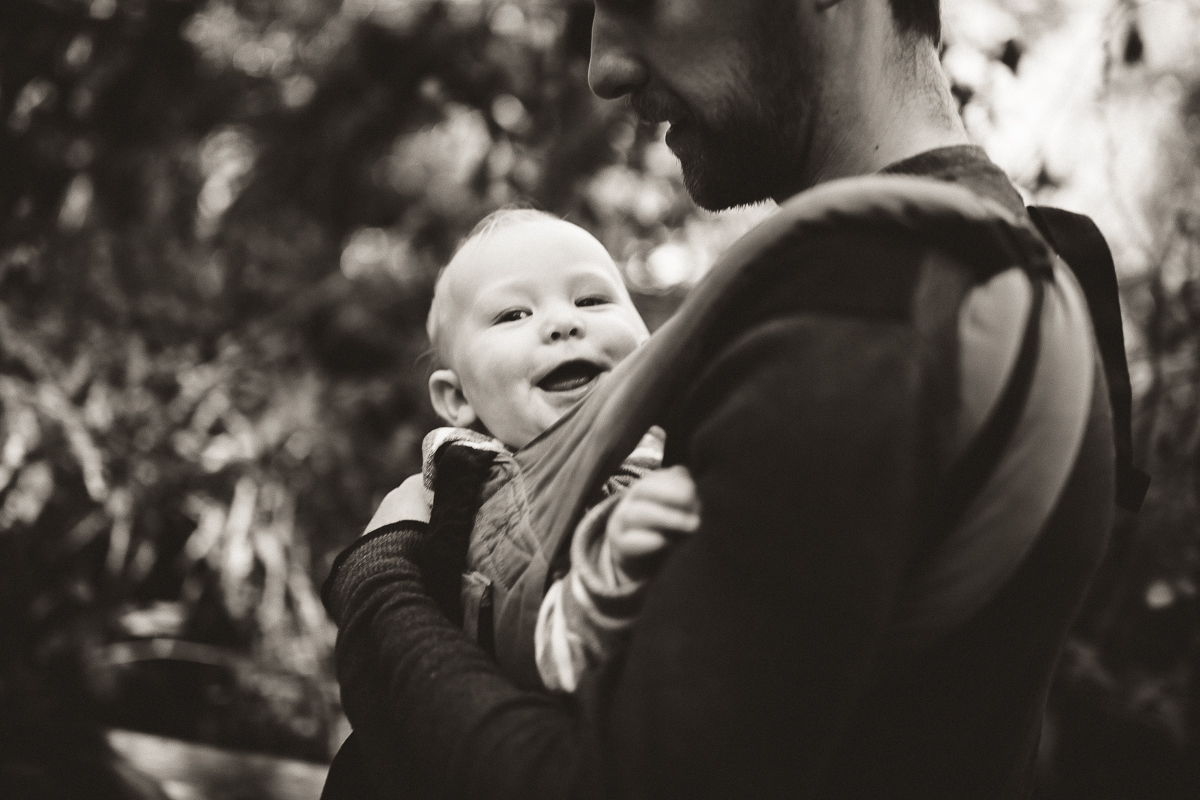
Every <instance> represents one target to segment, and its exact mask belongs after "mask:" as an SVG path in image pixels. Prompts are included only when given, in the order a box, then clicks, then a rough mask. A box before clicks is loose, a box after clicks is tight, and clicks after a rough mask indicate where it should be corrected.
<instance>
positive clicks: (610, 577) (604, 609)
mask: <svg viewBox="0 0 1200 800" xmlns="http://www.w3.org/2000/svg"><path fill="white" fill-rule="evenodd" d="M699 525H700V502H699V499H698V497H697V494H696V485H695V483H694V482H693V481H692V478H691V475H690V474H689V473H688V471H687V469H686V468H685V467H682V466H676V467H671V468H669V469H664V470H658V471H656V472H651V473H650V474H648V475H646V477H644V478H642V479H641V480H639V481H638V482H636V483H634V484H633V485H632V486H631V487H630V488H629V489H628V490H627V491H625V492H623V493H622V494H620V495H617V496H614V497H612V498H609V500H608V501H606V502H604V503H602V504H601V505H599V506H597V507H596V508H595V509H593V510H592V512H591V513H589V514H588V516H587V517H585V518H584V520H583V522H581V523H580V525H579V529H578V530H577V532H576V534H575V540H574V541H573V542H572V546H571V569H570V571H569V572H568V573H567V575H566V576H565V577H563V578H562V579H561V580H558V581H555V583H554V584H553V585H552V586H551V587H550V590H549V592H547V594H546V597H545V599H544V600H543V601H542V606H541V610H540V613H539V614H538V624H537V629H536V632H535V643H536V648H537V665H538V672H539V673H540V674H541V677H542V682H543V683H545V684H546V688H548V689H554V690H559V691H566V692H571V691H574V690H575V688H576V687H577V686H578V685H579V679H580V677H581V676H582V675H583V673H584V671H586V670H587V669H591V668H594V667H596V666H597V665H599V664H601V663H603V662H604V661H606V660H607V659H608V658H609V657H610V656H611V655H612V654H613V652H614V650H615V649H616V647H618V646H619V645H620V642H621V639H622V638H623V636H624V634H625V633H626V632H627V631H628V629H629V628H630V627H631V626H632V625H633V622H634V620H635V619H636V617H637V613H638V611H639V609H640V607H641V600H642V596H643V595H644V594H645V592H644V589H645V587H646V585H647V584H648V583H649V581H650V578H651V577H653V575H654V572H655V570H656V569H657V567H658V565H659V564H660V563H661V561H662V559H663V557H665V555H666V553H667V549H668V547H669V546H670V545H671V544H672V543H673V542H674V541H675V540H677V539H678V538H679V537H681V536H685V535H687V534H690V533H692V532H693V531H695V530H696V528H698V527H699Z"/></svg>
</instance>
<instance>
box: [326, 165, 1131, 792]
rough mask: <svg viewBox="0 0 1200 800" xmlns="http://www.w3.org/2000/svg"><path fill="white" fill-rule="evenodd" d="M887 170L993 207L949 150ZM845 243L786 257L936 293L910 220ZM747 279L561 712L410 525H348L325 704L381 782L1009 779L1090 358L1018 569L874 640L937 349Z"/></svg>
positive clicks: (1069, 530) (1058, 548)
mask: <svg viewBox="0 0 1200 800" xmlns="http://www.w3.org/2000/svg"><path fill="white" fill-rule="evenodd" d="M891 171H893V172H908V173H915V174H924V175H931V176H936V177H938V178H941V179H943V180H957V181H959V182H961V183H963V184H965V185H967V186H969V187H970V188H971V189H972V190H973V191H975V192H977V193H979V194H980V195H983V196H985V197H988V198H990V199H992V200H993V201H995V202H997V203H999V204H1001V205H1004V206H1007V207H1008V208H1010V209H1011V210H1012V211H1013V212H1014V213H1016V212H1018V211H1019V210H1020V199H1019V197H1018V196H1017V195H1016V193H1015V191H1013V190H1012V188H1011V186H1009V185H1008V184H1007V182H1006V181H1004V180H1003V176H1002V175H1001V174H1000V173H999V172H998V171H997V170H995V168H994V167H992V166H991V165H990V164H989V163H988V162H987V161H986V159H984V158H983V156H982V155H981V153H980V152H979V151H977V150H975V149H971V148H952V149H947V150H944V151H935V152H933V153H929V154H924V155H922V156H918V157H917V158H916V159H913V160H911V161H910V162H908V163H904V164H900V165H896V166H895V167H893V168H892V170H891ZM853 236H854V239H853V245H854V246H853V247H852V248H847V247H845V246H843V245H844V242H840V241H836V240H835V241H833V242H832V243H831V244H830V246H828V247H825V248H822V247H820V246H819V245H818V246H814V247H812V248H809V250H808V252H807V253H806V257H808V258H812V257H814V254H815V255H816V256H819V257H820V258H823V259H828V260H830V263H833V262H836V261H837V259H839V258H847V259H848V262H847V265H846V266H847V269H846V274H847V275H852V274H854V273H853V272H852V270H851V267H852V266H853V262H852V260H853V259H858V260H860V261H861V259H864V258H869V259H880V260H882V261H884V262H885V263H888V264H893V265H894V266H895V270H896V273H897V274H908V275H912V276H914V278H913V280H912V281H911V282H910V283H907V284H906V283H905V282H904V281H899V282H898V283H897V284H896V286H895V287H894V291H897V292H907V293H909V294H911V297H912V298H913V301H912V302H913V304H914V305H915V304H919V303H922V302H926V303H928V302H933V303H935V304H936V302H937V296H938V292H945V291H948V290H947V289H946V286H947V285H949V284H952V283H953V281H954V276H955V275H957V274H959V272H962V270H960V269H959V268H958V267H957V266H955V264H954V259H953V254H950V253H946V252H931V251H930V248H929V246H928V245H927V244H926V243H924V242H922V241H920V240H918V239H914V238H912V237H907V236H901V235H897V234H895V233H894V232H888V231H884V230H874V229H871V228H868V229H864V230H856V231H854V232H853ZM814 248H815V249H814ZM770 274H771V275H772V283H771V285H770V286H767V287H764V288H763V289H762V290H761V291H758V292H757V293H756V294H753V295H751V297H753V298H755V299H753V300H752V301H751V302H747V304H746V305H745V306H743V307H740V308H738V309H737V311H736V313H734V314H731V315H730V317H729V318H728V320H727V323H726V324H725V325H724V326H723V327H722V328H721V330H718V331H715V332H714V333H713V334H712V336H711V337H710V340H709V341H706V342H705V343H704V348H705V351H704V352H705V356H704V362H705V364H706V366H705V367H704V369H702V370H701V371H700V372H699V373H698V374H696V375H695V376H694V377H693V378H692V379H691V380H690V381H689V383H688V390H687V391H686V392H685V393H684V394H683V395H682V396H681V397H678V398H677V399H676V402H675V403H674V405H673V407H672V410H671V413H670V414H669V417H668V418H667V419H664V420H663V421H664V423H665V424H664V427H666V429H667V433H668V442H669V443H670V449H669V452H668V461H671V460H674V461H681V462H683V463H686V464H687V465H688V467H689V469H691V471H692V473H693V475H694V477H695V479H696V480H697V484H698V487H699V491H700V496H701V501H702V504H703V509H704V512H703V522H702V527H701V529H700V531H699V532H698V533H697V534H695V536H694V537H692V538H691V540H689V541H688V542H687V543H686V544H685V545H683V546H681V547H680V548H678V550H677V551H676V552H675V553H674V554H673V555H672V557H671V558H670V559H669V560H668V561H667V563H666V564H665V565H664V568H663V570H662V572H661V573H660V575H659V576H658V578H657V579H656V581H655V582H654V584H653V585H652V587H651V590H650V594H649V597H648V599H647V603H646V606H645V610H644V612H643V615H642V617H641V619H640V620H639V622H638V624H637V626H636V628H635V631H634V635H633V640H632V642H631V643H630V646H629V650H628V653H627V655H626V657H625V658H624V659H622V660H620V661H619V662H617V663H613V664H611V665H610V667H609V668H608V669H607V670H605V671H604V672H603V673H602V674H601V675H600V676H599V678H598V679H597V680H596V681H595V682H593V683H592V684H589V685H587V686H585V687H583V689H582V690H581V692H580V693H579V703H578V705H574V704H568V703H569V701H565V700H562V699H556V698H552V697H549V696H547V695H544V694H540V693H537V692H527V691H521V690H519V689H517V688H516V687H515V686H514V685H513V684H512V683H511V682H510V681H509V680H507V679H506V678H505V677H504V676H503V675H501V674H500V673H499V671H498V670H497V668H496V666H495V664H494V663H493V662H492V661H491V660H490V659H488V658H487V657H486V655H485V654H484V653H483V652H482V651H481V650H480V649H479V648H478V647H476V646H475V645H474V644H473V643H471V642H470V641H468V640H466V639H465V638H464V637H463V635H462V634H461V632H460V631H458V630H457V629H456V628H455V627H454V626H453V625H451V624H450V623H449V622H448V621H447V620H446V619H445V617H444V616H443V615H442V614H441V613H440V612H439V611H438V609H437V607H436V605H435V604H434V603H433V602H432V601H431V600H430V599H429V597H428V595H426V593H425V591H424V589H423V585H422V577H421V572H420V569H419V568H418V567H417V566H416V564H417V563H418V562H419V560H420V558H421V550H422V547H423V544H422V539H421V536H422V534H421V532H420V531H417V530H408V531H398V532H393V533H390V534H385V535H381V536H376V537H373V538H371V539H370V540H369V541H364V542H362V543H360V544H358V545H356V547H355V548H354V549H353V550H352V551H350V552H349V553H348V554H347V555H346V557H345V558H344V560H343V561H342V562H341V563H340V565H339V566H338V568H337V569H335V571H334V573H333V575H331V578H330V583H329V584H328V595H327V598H328V601H329V605H330V608H331V611H332V612H333V614H334V616H335V618H336V620H337V621H338V624H339V643H338V674H339V680H340V682H341V685H342V693H343V701H344V704H345V707H346V711H347V714H348V716H349V717H350V720H351V722H352V723H353V725H354V728H355V731H356V736H357V737H358V738H359V740H360V745H361V749H362V753H363V755H364V769H365V771H366V772H367V773H368V776H369V778H370V780H371V782H372V783H374V785H375V787H376V789H377V790H379V791H380V792H381V793H382V794H384V795H385V796H396V797H443V796H445V797H511V798H539V797H546V798H551V797H555V798H558V797H575V796H580V797H599V796H620V797H644V798H661V797H681V798H683V797H687V798H695V797H754V798H760V797H762V798H771V797H821V798H825V797H831V798H832V797H846V798H858V797H862V798H883V797H897V798H908V797H924V798H930V797H954V798H974V797H979V798H1007V797H1017V796H1021V795H1022V794H1024V792H1025V788H1026V780H1025V778H1026V773H1027V770H1028V768H1029V766H1030V765H1031V763H1032V761H1031V759H1032V755H1033V753H1034V750H1035V748H1036V742H1037V736H1038V731H1039V726H1040V719H1041V711H1042V707H1043V703H1044V697H1045V691H1046V687H1047V685H1048V682H1049V677H1050V674H1051V671H1052V668H1053V664H1054V661H1055V659H1056V657H1057V655H1058V652H1059V650H1060V648H1061V645H1062V642H1063V639H1064V637H1065V635H1066V631H1067V628H1068V626H1069V624H1070V621H1071V618H1072V617H1073V615H1074V613H1075V611H1076V609H1077V607H1078V604H1079V602H1080V600H1081V598H1082V595H1083V592H1084V590H1085V588H1086V584H1087V582H1088V579H1089V577H1090V575H1091V574H1092V572H1093V570H1094V568H1095V566H1096V564H1097V562H1098V560H1099V557H1100V554H1101V552H1102V549H1103V544H1104V541H1105V537H1106V534H1107V529H1108V526H1109V522H1110V519H1111V516H1110V515H1111V503H1112V496H1113V483H1112V482H1113V474H1112V473H1113V467H1112V458H1113V453H1112V449H1113V446H1112V435H1111V430H1110V421H1109V415H1108V404H1107V398H1106V397H1105V393H1104V384H1103V377H1102V374H1101V373H1100V372H1099V371H1097V372H1094V373H1093V375H1094V378H1093V385H1092V387H1091V389H1092V390H1091V393H1090V395H1088V396H1089V397H1090V400H1089V404H1088V408H1090V411H1086V409H1085V412H1086V413H1085V417H1086V425H1084V427H1083V429H1082V430H1083V432H1082V434H1081V437H1082V438H1081V440H1080V442H1079V444H1078V450H1077V452H1076V454H1075V456H1074V458H1073V461H1072V462H1071V464H1070V465H1069V470H1068V473H1067V475H1066V477H1065V479H1064V481H1063V483H1062V486H1061V491H1058V492H1057V494H1056V495H1055V497H1056V501H1055V502H1054V504H1053V506H1052V507H1051V508H1050V509H1049V510H1048V511H1047V513H1046V514H1045V518H1044V520H1043V521H1042V523H1041V526H1040V535H1039V536H1038V537H1037V539H1036V542H1035V543H1034V544H1033V546H1032V549H1031V550H1030V551H1029V552H1028V553H1027V554H1026V555H1025V557H1024V559H1023V561H1022V562H1021V564H1020V566H1019V568H1017V569H1016V570H1015V572H1014V573H1013V574H1011V576H1010V577H1008V579H1007V580H1006V582H1005V583H1004V585H1003V586H1001V587H1000V588H999V589H998V590H997V591H996V592H995V593H994V594H993V596H992V597H991V599H990V601H989V602H987V603H986V605H984V606H983V607H982V608H981V609H979V610H977V611H974V612H973V613H971V614H970V615H969V618H968V619H966V620H964V621H963V622H962V623H961V624H959V625H957V626H956V627H955V628H954V630H952V631H951V632H950V633H948V634H946V635H942V636H939V637H938V638H937V639H936V640H935V641H933V642H930V643H927V644H924V645H922V646H921V647H918V648H906V649H897V648H894V647H891V646H890V639H889V634H890V633H891V629H892V625H893V622H894V621H895V620H896V619H897V618H898V617H899V616H901V614H902V609H903V608H904V603H905V601H906V599H907V598H910V597H911V596H912V595H913V593H914V584H915V581H916V577H915V576H917V575H918V574H919V569H917V567H918V565H920V564H921V563H922V557H923V555H924V554H926V553H927V551H928V549H929V548H930V547H931V546H932V544H933V543H931V542H930V541H929V530H930V525H929V524H928V519H929V517H930V515H931V514H932V513H934V510H933V509H932V508H931V504H932V503H933V499H932V498H935V497H937V491H938V488H937V487H938V486H939V484H940V482H942V481H943V480H944V478H945V475H946V472H947V469H948V465H949V462H950V460H951V459H950V456H949V455H948V453H949V448H948V447H947V445H946V442H947V440H948V435H947V433H946V430H947V429H948V428H949V427H951V426H950V424H949V422H948V420H950V419H951V418H953V417H954V415H955V413H956V409H957V408H958V407H959V406H960V405H961V400H960V399H959V398H958V397H957V395H956V394H955V392H956V391H957V389H956V388H955V386H956V382H957V380H958V376H957V375H956V374H955V370H954V367H953V358H944V357H941V356H939V355H938V354H937V353H933V354H931V353H930V350H931V348H932V349H933V350H936V349H937V348H938V347H940V345H937V344H936V342H935V343H934V344H933V345H931V340H930V338H929V332H928V331H927V330H923V329H920V328H919V326H918V325H917V323H916V322H915V321H914V320H915V319H916V317H914V316H908V315H904V314H901V315H895V314H872V313H861V312H860V311H857V310H853V309H848V310H847V312H846V313H812V312H811V311H808V310H806V309H808V308H809V306H807V305H806V302H807V301H806V297H807V296H808V295H810V294H811V293H812V291H813V287H812V286H811V285H810V284H809V283H807V282H806V278H805V274H804V273H803V271H801V270H796V271H794V272H788V271H787V270H786V269H778V270H773V271H771V272H770ZM827 274H832V275H837V274H839V273H838V272H837V271H836V270H833V271H827ZM964 274H965V273H964ZM939 276H940V277H939ZM947 276H949V277H947ZM848 279H849V278H848ZM963 280H965V278H964V279H963ZM818 288H819V287H818ZM877 291H878V288H877V287H864V292H866V293H870V292H877ZM906 296H907V295H906ZM930 298H933V299H932V300H931V299H930ZM869 305H870V304H869V303H867V304H865V306H869ZM955 310H956V308H950V309H947V312H946V313H947V315H949V316H953V314H954V312H955ZM935 316H936V315H935ZM939 365H940V366H939ZM1043 380H1045V379H1044V378H1043ZM1085 388H1086V387H1085ZM1035 395H1036V391H1035ZM1037 444H1038V443H1037V442H1033V443H1031V446H1033V447H1035V448H1036V446H1037ZM1049 456H1050V454H1046V458H1047V459H1048V458H1049ZM1037 461H1038V457H1037V454H1036V451H1035V453H1034V462H1033V463H1035V464H1036V463H1037Z"/></svg>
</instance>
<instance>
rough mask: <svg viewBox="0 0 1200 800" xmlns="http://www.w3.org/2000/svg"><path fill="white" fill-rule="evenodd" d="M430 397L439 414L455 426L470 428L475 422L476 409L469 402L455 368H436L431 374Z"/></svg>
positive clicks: (434, 408)
mask: <svg viewBox="0 0 1200 800" xmlns="http://www.w3.org/2000/svg"><path fill="white" fill-rule="evenodd" d="M429 399H430V401H432V403H433V410H434V411H436V412H437V415H438V416H439V417H441V418H442V419H444V420H445V421H446V422H448V423H449V424H451V425H453V426H454V427H456V428H469V427H471V425H473V424H474V423H475V420H476V416H475V409H473V408H471V404H470V403H468V402H467V398H466V395H464V394H463V392H462V382H461V381H459V379H458V376H457V375H455V374H454V370H451V369H439V370H434V373H433V374H432V375H430V376H429Z"/></svg>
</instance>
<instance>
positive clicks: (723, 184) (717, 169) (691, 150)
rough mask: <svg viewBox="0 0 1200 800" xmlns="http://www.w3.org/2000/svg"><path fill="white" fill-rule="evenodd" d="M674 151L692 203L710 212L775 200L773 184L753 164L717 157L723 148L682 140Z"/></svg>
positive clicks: (677, 143) (675, 143)
mask: <svg viewBox="0 0 1200 800" xmlns="http://www.w3.org/2000/svg"><path fill="white" fill-rule="evenodd" d="M673 145H674V146H673V147H672V148H671V149H672V150H673V151H674V152H675V155H676V156H677V157H678V158H679V163H680V166H681V168H682V170H683V185H684V188H685V189H687V193H688V195H689V196H690V197H691V198H692V201H693V202H694V203H695V204H696V205H698V206H700V207H701V208H703V209H705V210H707V211H722V210H724V209H727V208H734V207H735V206H747V205H753V204H754V203H758V202H761V201H763V200H767V199H769V198H771V197H773V196H774V192H773V188H774V184H773V182H772V181H771V180H770V179H768V178H767V177H766V176H763V175H761V174H760V173H761V172H762V170H761V169H757V168H756V165H755V164H752V163H745V162H743V163H737V160H736V159H730V158H719V157H715V153H714V152H713V151H717V150H721V149H722V148H719V147H713V146H711V145H699V143H697V142H694V141H686V140H684V139H683V137H680V139H679V140H677V141H676V142H674V143H673Z"/></svg>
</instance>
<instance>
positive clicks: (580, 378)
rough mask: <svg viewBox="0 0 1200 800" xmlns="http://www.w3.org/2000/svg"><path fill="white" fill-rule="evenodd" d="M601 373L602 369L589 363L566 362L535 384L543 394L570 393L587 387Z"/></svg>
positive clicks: (577, 360) (579, 360)
mask: <svg viewBox="0 0 1200 800" xmlns="http://www.w3.org/2000/svg"><path fill="white" fill-rule="evenodd" d="M602 372H604V368H603V367H601V366H600V365H599V364H594V363H592V362H591V361H584V360H583V359H576V360H574V361H567V362H564V363H562V364H559V365H558V366H557V367H555V368H554V369H552V370H551V371H550V372H549V373H547V374H546V376H545V377H544V378H542V379H541V380H540V381H538V382H537V387H538V388H539V389H541V390H542V391H544V392H570V391H574V390H575V389H579V388H581V387H583V386H587V385H588V384H589V383H591V382H592V381H594V380H595V379H596V377H597V376H598V375H600V373H602Z"/></svg>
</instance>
